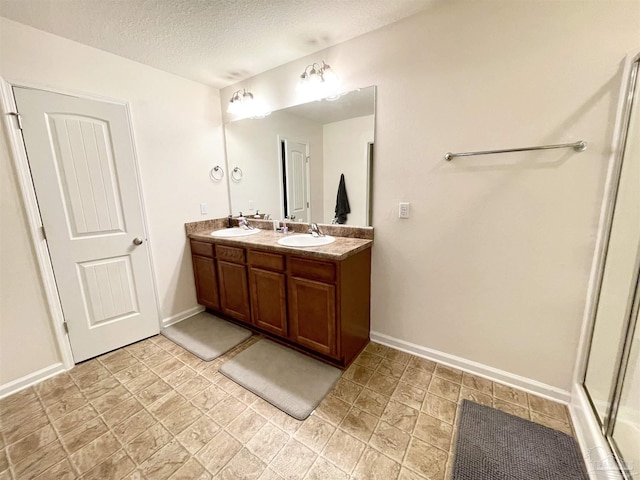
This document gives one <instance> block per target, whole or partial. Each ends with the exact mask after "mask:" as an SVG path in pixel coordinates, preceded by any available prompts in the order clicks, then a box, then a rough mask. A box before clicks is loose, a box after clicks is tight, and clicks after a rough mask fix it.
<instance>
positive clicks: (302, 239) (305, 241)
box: [278, 233, 336, 247]
mask: <svg viewBox="0 0 640 480" xmlns="http://www.w3.org/2000/svg"><path fill="white" fill-rule="evenodd" d="M335 241H336V239H335V237H332V236H330V235H325V236H324V237H314V236H313V235H311V234H310V233H303V234H300V235H290V236H286V237H282V238H281V239H280V240H278V243H279V244H280V245H284V246H285V247H320V246H322V245H329V244H330V243H333V242H335Z"/></svg>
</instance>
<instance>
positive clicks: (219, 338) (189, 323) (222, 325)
mask: <svg viewBox="0 0 640 480" xmlns="http://www.w3.org/2000/svg"><path fill="white" fill-rule="evenodd" d="M160 333H161V334H162V335H164V336H165V337H167V338H168V339H169V340H171V341H172V342H174V343H177V344H178V345H180V346H181V347H183V348H186V349H187V350H189V351H190V352H191V353H193V354H194V355H195V356H197V357H200V358H201V359H202V360H204V361H205V362H209V361H211V360H213V359H214V358H217V357H219V356H220V355H222V354H223V353H225V352H227V351H229V350H231V349H232V348H233V347H235V346H236V345H239V344H241V343H242V342H244V341H245V340H246V339H247V338H249V337H250V336H251V332H250V331H249V330H247V329H246V328H242V327H239V326H238V325H234V324H233V323H231V322H227V321H226V320H222V319H220V318H218V317H216V316H215V315H211V314H210V313H207V312H202V313H198V314H197V315H194V316H193V317H189V318H187V319H186V320H183V321H181V322H179V323H176V324H175V325H171V326H170V327H166V328H163V329H162V330H160Z"/></svg>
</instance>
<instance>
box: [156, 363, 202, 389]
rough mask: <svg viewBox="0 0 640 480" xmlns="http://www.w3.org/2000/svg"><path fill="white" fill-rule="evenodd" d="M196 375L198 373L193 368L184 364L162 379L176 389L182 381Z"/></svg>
mask: <svg viewBox="0 0 640 480" xmlns="http://www.w3.org/2000/svg"><path fill="white" fill-rule="evenodd" d="M197 375H198V373H197V372H196V371H195V370H193V369H192V368H189V367H188V366H186V365H185V366H183V367H181V368H179V369H178V370H176V371H175V372H171V373H170V374H169V375H167V376H166V377H164V381H165V382H167V383H168V384H169V385H171V386H172V387H173V388H176V389H177V388H178V387H179V386H180V385H182V384H183V383H184V382H186V381H188V380H191V379H192V378H195V377H196V376H197Z"/></svg>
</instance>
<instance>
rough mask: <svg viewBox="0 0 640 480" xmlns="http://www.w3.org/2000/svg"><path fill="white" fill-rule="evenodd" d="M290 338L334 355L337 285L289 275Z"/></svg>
mask: <svg viewBox="0 0 640 480" xmlns="http://www.w3.org/2000/svg"><path fill="white" fill-rule="evenodd" d="M289 322H290V324H289V326H290V328H291V333H290V338H291V339H292V340H294V341H295V342H297V343H299V344H300V345H304V346H306V347H309V348H312V349H313V350H315V351H317V352H319V353H324V354H325V355H333V356H335V355H336V353H337V352H336V288H335V286H333V285H330V284H328V283H322V282H317V281H315V280H307V279H304V278H299V277H293V276H292V277H289Z"/></svg>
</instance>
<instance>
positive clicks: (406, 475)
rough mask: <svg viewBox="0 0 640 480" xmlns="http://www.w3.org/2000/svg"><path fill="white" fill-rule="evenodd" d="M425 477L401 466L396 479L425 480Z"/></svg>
mask: <svg viewBox="0 0 640 480" xmlns="http://www.w3.org/2000/svg"><path fill="white" fill-rule="evenodd" d="M445 478H447V477H445ZM425 479H426V477H424V476H422V475H420V474H419V473H416V472H414V471H411V470H409V469H408V468H404V467H402V469H401V470H400V475H399V476H398V480H425Z"/></svg>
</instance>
